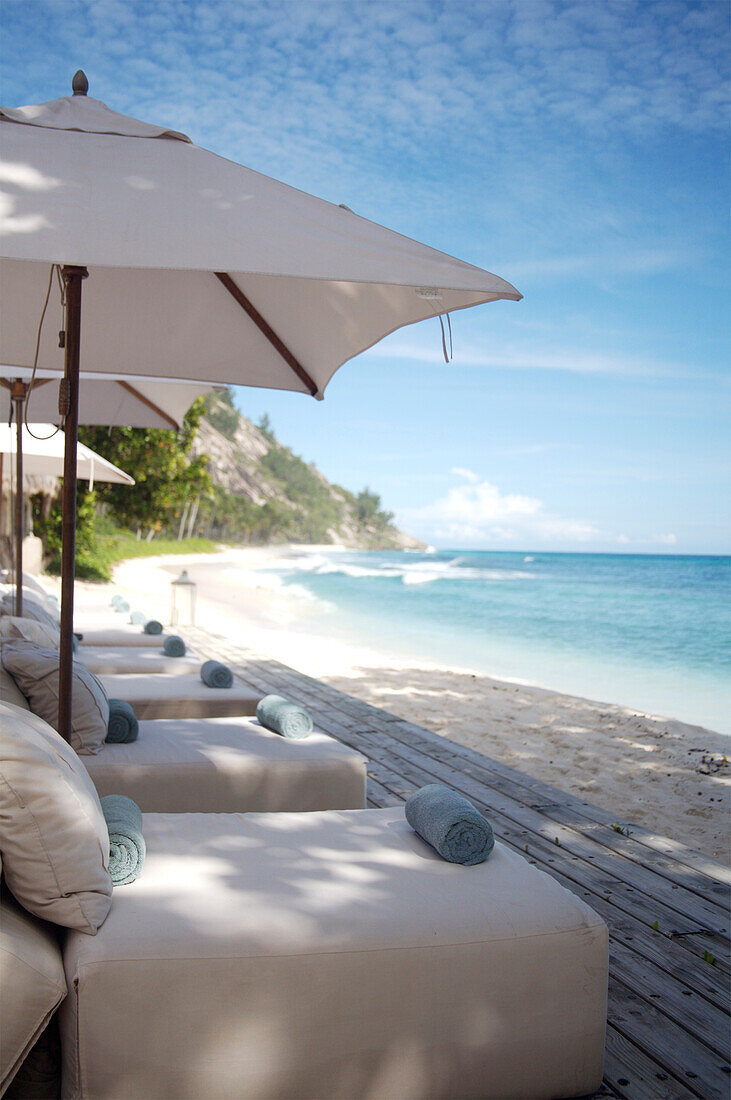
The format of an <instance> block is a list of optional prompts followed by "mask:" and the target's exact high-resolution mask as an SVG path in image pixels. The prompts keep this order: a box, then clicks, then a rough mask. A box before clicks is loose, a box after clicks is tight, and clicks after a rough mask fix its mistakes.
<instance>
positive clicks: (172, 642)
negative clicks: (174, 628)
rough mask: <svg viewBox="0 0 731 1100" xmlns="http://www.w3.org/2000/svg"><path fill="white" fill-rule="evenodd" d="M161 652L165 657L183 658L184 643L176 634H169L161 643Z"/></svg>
mask: <svg viewBox="0 0 731 1100" xmlns="http://www.w3.org/2000/svg"><path fill="white" fill-rule="evenodd" d="M162 651H163V653H164V654H165V656H166V657H184V656H185V642H184V641H183V639H182V638H180V637H178V635H177V634H170V635H169V637H167V638H166V639H165V641H164V643H163V647H162Z"/></svg>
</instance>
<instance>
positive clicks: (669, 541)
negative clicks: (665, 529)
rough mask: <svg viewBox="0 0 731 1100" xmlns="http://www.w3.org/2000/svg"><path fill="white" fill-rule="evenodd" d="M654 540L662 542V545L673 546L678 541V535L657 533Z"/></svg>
mask: <svg viewBox="0 0 731 1100" xmlns="http://www.w3.org/2000/svg"><path fill="white" fill-rule="evenodd" d="M654 541H655V542H659V543H662V545H663V546H675V544H676V543H677V541H678V536H677V535H673V534H672V533H670V534H667V535H658V536H657V538H656V539H655V540H654Z"/></svg>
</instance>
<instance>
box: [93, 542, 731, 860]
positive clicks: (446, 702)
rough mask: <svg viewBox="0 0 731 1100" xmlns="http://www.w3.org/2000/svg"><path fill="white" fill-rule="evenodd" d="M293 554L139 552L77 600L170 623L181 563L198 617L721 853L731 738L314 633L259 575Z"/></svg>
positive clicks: (304, 613) (302, 599)
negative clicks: (114, 599)
mask: <svg viewBox="0 0 731 1100" xmlns="http://www.w3.org/2000/svg"><path fill="white" fill-rule="evenodd" d="M301 550H302V548H301V547H299V548H298V550H297V552H301ZM289 552H290V551H289V550H288V548H286V547H274V548H256V549H241V550H230V549H227V550H224V551H222V552H221V553H219V554H216V555H196V556H194V557H190V558H182V557H180V556H169V557H159V558H141V559H135V560H132V561H128V562H123V563H121V564H120V565H118V566H117V568H116V569H115V573H114V583H113V584H111V585H109V586H100V585H98V584H94V585H92V584H87V583H84V582H79V583H78V590H79V594H80V597H79V598H80V599H81V600H84V599H85V598H87V594H88V598H91V599H104V598H110V597H111V595H112V594H113V592H115V591H120V592H123V593H125V595H127V597H128V598H133V599H134V602H135V604H136V605H138V606H139V607H140V608H142V609H143V610H144V611H145V612H146V613H147V614H148V615H150V616H151V617H154V618H159V619H160V620H161V621H163V622H165V623H168V622H169V621H170V582H171V580H172V579H174V577H175V576H177V575H179V573H180V571H181V570H182V569H183V568H185V569H187V570H188V572H189V573H190V575H191V577H192V579H193V580H195V581H196V582H197V625H198V626H201V627H203V628H204V629H206V630H208V631H210V632H211V633H213V634H217V635H220V636H223V637H227V638H231V639H232V640H236V639H239V640H241V642H242V643H243V644H245V645H246V646H247V647H249V648H252V649H255V650H258V651H259V652H261V653H263V654H267V655H268V656H271V657H273V658H276V659H277V660H279V661H282V662H284V663H285V664H288V665H290V666H292V667H293V668H296V669H299V670H300V671H302V672H304V673H307V674H308V675H310V676H315V677H318V678H320V679H322V680H324V681H326V682H327V683H329V684H331V685H333V686H334V687H336V688H339V689H341V690H342V691H345V692H348V693H349V694H351V695H354V696H357V697H358V698H360V699H364V700H366V701H367V702H370V703H373V704H375V705H377V706H380V707H383V708H385V709H386V710H389V711H391V712H392V713H394V714H396V715H399V716H400V717H403V718H405V719H408V720H409V721H412V722H415V723H416V724H418V725H422V726H425V727H426V728H427V729H430V730H433V731H434V732H436V733H439V734H441V735H443V736H444V737H449V738H451V739H452V740H454V741H457V742H459V743H461V744H464V745H468V746H470V747H471V748H474V749H477V750H478V751H480V752H483V753H485V754H486V755H488V756H492V757H494V758H496V759H498V760H500V761H502V762H504V763H505V764H509V765H510V766H511V767H514V768H518V769H519V770H521V771H523V772H526V773H527V774H529V775H532V776H535V777H536V778H539V779H543V780H545V781H546V782H548V783H551V784H554V785H555V786H557V787H561V788H563V789H564V790H568V791H571V792H572V793H574V794H576V795H579V796H580V797H582V798H585V799H588V800H589V801H591V802H594V803H595V804H596V805H598V806H602V807H604V808H605V809H607V810H610V811H612V812H613V813H615V814H616V819H617V822H618V823H619V824H622V825H625V824H628V823H629V824H631V823H636V824H640V825H642V826H645V827H646V828H649V829H652V830H654V831H656V832H658V833H661V834H663V835H666V836H669V837H672V838H673V839H675V840H678V841H680V842H682V843H684V844H687V845H688V846H689V847H691V848H695V849H697V850H699V851H701V852H703V853H705V854H707V855H710V856H714V857H715V858H717V859H721V860H723V861H724V862H727V863H728V862H731V860H730V858H729V828H728V822H729V819H728V805H729V782H730V781H729V761H728V756H729V755H731V751H730V750H731V739H729V738H728V737H726V736H724V735H723V734H720V733H715V732H713V731H711V730H708V729H704V728H703V727H701V726H694V725H690V724H687V723H685V722H681V721H678V720H676V719H673V718H671V717H666V716H660V715H654V714H645V713H641V712H639V711H636V710H632V709H630V708H628V707H624V706H622V705H621V704H619V703H608V702H598V701H593V700H588V699H582V698H578V697H575V696H572V695H566V694H561V693H559V692H555V691H550V690H547V689H546V688H543V687H537V686H534V685H530V684H526V683H522V682H516V681H508V680H499V679H494V678H492V677H490V676H487V675H485V674H484V673H481V672H478V671H476V670H474V669H469V668H455V667H444V666H441V665H440V666H437V665H433V664H429V663H427V662H424V661H418V662H416V661H409V660H405V659H404V657H403V656H398V657H397V656H396V655H394V654H393V653H389V651H388V646H387V644H384V647H383V649H380V650H374V649H372V648H364V647H362V646H359V645H358V644H357V642H355V641H354V642H353V643H352V644H344V643H343V641H342V639H341V638H337V639H335V638H330V637H327V636H325V635H322V634H314V635H313V633H312V632H311V631H310V630H309V629H308V626H307V621H308V612H310V614H311V611H312V601H311V597H308V596H307V595H306V594H305V593H304V592H303V591H302V590H300V589H298V588H297V587H296V586H284V585H282V584H281V583H280V582H279V580H278V578H277V577H276V576H272V575H268V574H265V573H259V572H257V569H261V568H262V567H263V566H265V565H267V564H271V563H273V562H274V561H275V560H277V559H278V558H281V557H283V556H286V555H287V554H288V553H289ZM181 632H182V633H184V632H185V630H184V627H181Z"/></svg>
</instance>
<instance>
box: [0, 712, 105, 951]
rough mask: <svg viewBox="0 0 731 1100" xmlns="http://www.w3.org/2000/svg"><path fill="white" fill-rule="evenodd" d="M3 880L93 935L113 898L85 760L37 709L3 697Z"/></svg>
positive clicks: (46, 912) (38, 909)
mask: <svg viewBox="0 0 731 1100" xmlns="http://www.w3.org/2000/svg"><path fill="white" fill-rule="evenodd" d="M0 779H2V782H0V819H1V820H2V834H1V835H0V850H1V851H2V860H3V871H4V873H5V881H6V882H7V884H8V886H9V887H10V890H11V891H12V893H13V894H14V895H15V897H16V898H17V900H18V901H19V902H20V904H21V905H22V906H24V908H26V909H28V910H29V912H31V913H35V915H36V916H37V917H42V918H43V919H44V920H49V921H52V922H53V923H54V924H60V925H63V927H65V928H75V929H77V930H78V931H79V932H87V933H88V934H90V935H94V934H95V933H96V931H97V929H98V928H99V926H100V925H101V924H102V923H103V921H104V920H105V918H106V916H107V913H108V912H109V908H110V906H111V904H112V880H111V878H110V877H109V872H108V871H107V866H108V863H109V833H108V831H107V826H106V822H105V820H104V814H103V813H102V808H101V805H100V803H99V796H98V795H97V793H96V789H95V787H94V784H93V783H92V781H91V779H90V778H89V774H88V772H87V771H86V768H85V767H84V765H83V764H82V763H81V761H80V760H79V759H78V757H77V756H76V754H75V753H74V750H73V749H72V748H71V747H70V746H69V745H67V744H66V742H65V741H64V739H63V738H62V737H60V736H59V734H57V733H56V731H55V730H52V729H51V727H50V726H49V725H48V724H47V723H46V722H44V721H43V720H42V719H41V718H38V717H37V716H36V715H34V714H31V713H29V712H28V711H24V710H20V708H19V707H14V706H11V705H10V704H8V703H0Z"/></svg>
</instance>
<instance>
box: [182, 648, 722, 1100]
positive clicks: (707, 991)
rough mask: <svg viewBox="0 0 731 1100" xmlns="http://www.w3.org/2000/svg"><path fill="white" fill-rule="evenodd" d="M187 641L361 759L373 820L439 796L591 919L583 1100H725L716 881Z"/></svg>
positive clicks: (542, 790) (399, 723) (604, 824)
mask: <svg viewBox="0 0 731 1100" xmlns="http://www.w3.org/2000/svg"><path fill="white" fill-rule="evenodd" d="M186 634H187V635H189V638H190V641H191V642H192V643H193V644H194V645H195V647H196V649H197V650H198V651H199V652H200V653H201V654H202V655H203V656H205V657H215V658H216V659H218V660H224V661H226V662H227V663H228V664H229V665H231V667H232V668H233V670H234V672H235V673H236V676H237V677H238V678H239V679H241V680H243V681H244V682H245V683H246V684H248V685H249V686H250V687H251V688H252V689H253V690H254V691H255V692H260V693H261V694H262V695H264V694H266V693H268V692H278V693H279V694H284V695H287V696H288V697H289V698H293V699H296V700H297V701H298V702H301V703H302V705H304V706H306V707H307V708H308V710H309V711H310V713H311V714H312V715H313V718H314V719H315V721H316V724H317V725H318V727H320V728H322V729H323V730H324V731H325V732H327V733H329V734H330V735H331V736H334V737H337V738H338V739H339V740H341V741H342V742H343V743H344V744H347V745H349V746H351V747H352V748H355V749H357V750H358V751H360V752H362V753H363V755H365V756H366V757H367V758H368V760H369V768H368V803H369V805H370V806H396V805H399V804H400V803H402V802H403V801H404V800H405V799H406V798H407V797H408V795H409V793H410V792H411V791H413V790H414V789H415V788H416V787H419V786H422V785H423V784H424V783H429V782H435V781H438V782H443V783H446V784H448V785H449V786H451V787H453V788H454V789H456V790H459V791H462V792H463V793H464V794H465V795H466V796H467V797H468V798H470V800H471V801H473V802H474V803H475V805H477V806H478V808H480V809H481V810H482V811H483V812H484V813H485V814H486V815H487V816H488V817H489V818H490V820H491V821H492V823H493V826H494V828H495V832H496V834H497V835H498V836H499V838H500V839H501V840H502V841H503V842H504V843H506V844H508V845H510V846H511V847H512V848H514V849H515V850H516V851H519V852H521V853H522V854H524V855H525V856H526V858H527V859H529V860H530V861H531V862H532V863H535V864H536V865H537V866H538V867H540V868H541V870H543V871H546V872H547V873H548V874H550V875H552V876H553V877H554V878H555V879H557V881H559V882H560V883H561V884H562V885H563V886H565V887H566V888H567V889H569V890H571V891H572V892H574V893H576V894H577V895H578V896H579V897H581V898H582V899H583V900H585V901H586V902H587V903H588V904H589V905H590V906H592V908H594V909H595V910H596V911H597V912H598V913H599V914H600V915H601V916H602V918H603V919H604V920H605V921H606V922H607V925H608V926H609V930H610V983H609V1001H608V1025H607V1043H606V1052H605V1075H604V1081H603V1085H602V1088H601V1090H600V1091H599V1092H598V1093H596V1094H594V1100H599V1097H610V1096H613V1097H620V1098H623V1100H655V1098H657V1100H663V1098H668V1100H685V1098H691V1097H696V1098H702V1100H714V1098H716V1097H718V1098H720V1100H725V1098H726V1097H727V1096H728V1094H729V1088H731V1073H730V1072H729V1040H728V1036H729V1006H730V998H729V976H728V975H729V951H728V929H729V896H730V886H731V872H730V871H729V869H728V868H727V867H725V866H723V865H722V864H720V863H718V862H716V861H714V860H713V859H710V858H709V857H707V856H705V855H703V854H702V853H700V852H695V851H693V850H692V849H690V848H688V847H687V846H685V845H683V844H680V843H679V842H677V841H673V840H671V839H669V838H667V837H662V836H659V835H657V834H655V833H653V832H652V831H651V830H648V829H645V828H643V827H641V826H639V825H636V824H633V823H632V822H626V821H624V820H622V819H620V818H615V817H614V816H613V815H612V814H611V813H610V812H608V811H606V810H602V809H600V808H599V807H596V806H593V805H592V804H591V803H589V802H585V801H583V800H582V799H580V798H577V797H576V796H574V795H571V794H569V793H568V792H566V791H562V790H560V789H558V788H556V787H552V786H550V785H549V784H547V783H543V782H542V781H541V780H539V779H535V778H534V777H531V776H527V775H525V774H524V773H522V772H518V771H516V770H515V769H514V768H511V767H509V766H508V765H505V764H502V763H501V762H500V761H496V760H493V759H491V758H490V757H487V756H485V755H483V754H481V753H479V752H477V751H476V750H474V749H469V748H466V747H464V746H462V745H459V744H456V743H454V742H451V741H449V740H448V739H447V738H444V737H442V736H440V735H439V734H436V733H434V732H432V731H430V730H426V729H423V728H421V727H419V726H416V725H415V724H414V723H411V722H407V721H405V720H404V719H401V718H399V717H398V716H397V715H394V714H391V713H389V712H388V711H385V710H383V709H381V708H379V707H373V706H371V705H370V704H368V703H365V702H363V701H362V700H360V699H356V698H354V697H353V696H349V695H346V694H345V693H343V692H341V691H339V690H337V689H336V688H332V687H330V686H329V685H327V684H322V683H320V682H319V681H317V680H314V679H312V678H311V677H308V676H305V675H304V674H302V673H299V672H297V671H296V670H294V669H292V668H289V667H287V666H286V665H283V664H281V663H280V662H278V661H274V660H271V659H269V658H267V657H265V656H263V655H262V654H258V653H255V652H253V651H250V650H248V649H246V648H245V647H239V646H234V645H232V644H231V643H230V641H228V640H227V639H223V638H219V637H216V636H215V635H212V634H209V633H206V632H204V631H201V630H197V629H190V630H189V631H186ZM620 830H621V831H620Z"/></svg>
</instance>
